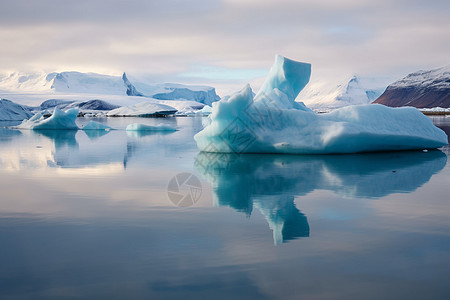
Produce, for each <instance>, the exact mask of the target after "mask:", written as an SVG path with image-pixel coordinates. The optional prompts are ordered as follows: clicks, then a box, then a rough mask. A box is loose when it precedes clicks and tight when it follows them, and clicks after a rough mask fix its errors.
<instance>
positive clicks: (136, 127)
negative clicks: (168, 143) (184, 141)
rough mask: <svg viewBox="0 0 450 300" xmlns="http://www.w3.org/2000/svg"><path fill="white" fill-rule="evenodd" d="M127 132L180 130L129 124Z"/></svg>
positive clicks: (164, 126) (161, 126) (167, 126)
mask: <svg viewBox="0 0 450 300" xmlns="http://www.w3.org/2000/svg"><path fill="white" fill-rule="evenodd" d="M126 130H127V131H177V130H178V129H177V128H176V127H174V126H170V125H155V126H152V125H145V124H139V123H133V124H129V125H128V126H127V129H126Z"/></svg>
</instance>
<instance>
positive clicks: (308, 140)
mask: <svg viewBox="0 0 450 300" xmlns="http://www.w3.org/2000/svg"><path fill="white" fill-rule="evenodd" d="M310 75H311V65H310V64H306V63H300V62H296V61H293V60H290V59H287V58H285V57H282V56H279V55H278V56H276V59H275V63H274V65H273V66H272V68H271V70H270V73H269V76H268V78H267V79H266V81H265V83H264V84H263V86H262V88H261V90H260V91H259V92H258V94H257V95H256V96H253V92H252V90H251V88H250V86H248V85H247V86H246V87H245V88H244V89H243V90H241V91H240V92H238V93H236V94H234V95H233V96H231V97H229V98H224V99H222V100H221V101H219V102H216V103H213V108H212V114H211V115H210V117H209V118H210V119H209V124H208V125H207V126H206V127H205V128H204V129H203V130H202V131H201V132H199V133H198V134H196V135H195V137H194V138H195V140H196V142H197V145H198V147H199V149H200V150H201V151H205V152H228V153H231V152H234V153H291V154H325V153H357V152H372V151H392V150H414V149H425V148H438V147H441V146H444V145H446V144H447V135H446V134H445V133H444V132H443V131H442V130H441V129H439V128H437V127H436V126H434V125H433V123H432V122H431V120H430V119H429V118H428V117H426V116H424V115H423V114H422V113H421V112H420V111H418V110H417V109H415V108H411V107H404V108H389V107H385V106H382V105H359V106H348V107H344V108H341V109H338V110H335V111H333V112H331V113H326V114H316V113H314V112H313V111H311V110H310V109H309V108H307V107H306V106H305V105H304V104H303V103H302V102H296V101H295V99H296V97H297V95H298V93H299V92H300V91H301V90H302V89H303V88H304V87H305V86H306V84H307V83H308V81H309V78H310Z"/></svg>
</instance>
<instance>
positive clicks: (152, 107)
mask: <svg viewBox="0 0 450 300" xmlns="http://www.w3.org/2000/svg"><path fill="white" fill-rule="evenodd" d="M176 111H177V110H176V109H175V108H174V107H172V106H168V105H165V104H161V103H159V101H151V100H148V99H147V101H145V102H141V103H137V104H135V105H132V106H123V107H119V108H116V109H113V110H111V111H110V112H108V113H107V116H110V117H113V116H116V117H145V116H152V115H156V114H162V115H170V114H174V113H175V112H176Z"/></svg>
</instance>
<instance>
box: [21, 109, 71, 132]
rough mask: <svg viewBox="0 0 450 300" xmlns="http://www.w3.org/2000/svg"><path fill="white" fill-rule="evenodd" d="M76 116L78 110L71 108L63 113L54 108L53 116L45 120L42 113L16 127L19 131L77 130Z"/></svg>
mask: <svg viewBox="0 0 450 300" xmlns="http://www.w3.org/2000/svg"><path fill="white" fill-rule="evenodd" d="M77 116H78V109H76V108H73V109H69V110H68V111H66V112H64V111H62V110H60V109H58V108H55V110H54V111H53V115H52V116H51V117H49V118H45V116H44V115H43V113H37V114H35V115H34V116H33V117H31V119H29V120H24V121H23V122H22V124H20V125H18V126H17V128H19V129H34V130H47V129H58V130H59V129H64V130H78V126H77V124H76V123H75V120H76V119H77Z"/></svg>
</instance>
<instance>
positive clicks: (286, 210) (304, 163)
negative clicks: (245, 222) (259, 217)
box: [196, 151, 447, 245]
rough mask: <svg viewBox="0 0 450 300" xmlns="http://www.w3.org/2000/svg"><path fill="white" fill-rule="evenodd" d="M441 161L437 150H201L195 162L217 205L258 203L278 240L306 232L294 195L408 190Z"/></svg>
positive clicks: (246, 208)
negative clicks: (341, 152) (331, 152)
mask: <svg viewBox="0 0 450 300" xmlns="http://www.w3.org/2000/svg"><path fill="white" fill-rule="evenodd" d="M446 161H447V156H446V155H445V154H444V153H443V152H441V151H430V152H421V151H420V152H418V151H410V152H389V153H370V154H355V155H321V156H304V155H302V156H295V155H270V154H264V155H258V154H245V155H237V154H224V153H200V154H199V155H198V156H197V159H196V168H197V170H198V171H199V172H200V173H201V174H203V176H204V177H205V178H206V179H207V180H208V181H209V182H210V183H211V184H212V187H213V191H214V195H215V199H214V201H215V204H216V205H217V206H229V207H232V208H234V209H235V210H237V211H240V212H244V213H245V214H247V215H248V216H250V215H251V213H252V211H253V208H254V207H255V208H257V209H258V210H259V211H260V212H261V213H262V214H263V215H264V217H265V218H266V220H267V222H268V223H269V226H270V228H271V229H272V230H273V235H274V243H275V244H276V245H277V244H280V243H281V242H286V241H288V240H291V239H294V238H298V237H307V236H309V225H308V222H307V219H306V217H305V216H304V215H303V214H302V213H301V212H300V211H299V210H298V209H297V208H296V207H295V204H294V197H295V196H299V195H306V194H308V193H310V192H312V191H314V190H317V189H319V190H330V191H333V192H335V193H336V194H339V195H341V196H344V197H352V198H379V197H384V196H387V195H389V194H392V193H409V192H412V191H414V190H416V189H417V188H418V187H420V186H422V185H423V184H425V183H426V182H427V181H429V180H430V178H431V176H432V175H433V174H436V173H438V172H439V171H440V170H442V169H443V168H444V166H445V164H446Z"/></svg>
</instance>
